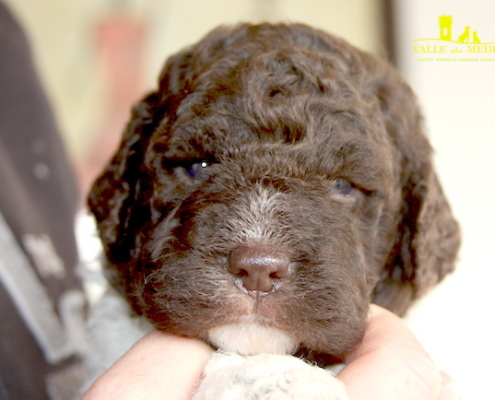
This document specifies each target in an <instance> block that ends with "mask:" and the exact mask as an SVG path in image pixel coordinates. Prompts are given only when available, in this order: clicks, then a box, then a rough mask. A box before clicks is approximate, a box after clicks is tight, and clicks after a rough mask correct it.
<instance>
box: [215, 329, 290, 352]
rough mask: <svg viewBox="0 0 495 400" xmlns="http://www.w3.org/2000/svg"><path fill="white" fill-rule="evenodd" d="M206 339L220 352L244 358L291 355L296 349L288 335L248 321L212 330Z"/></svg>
mask: <svg viewBox="0 0 495 400" xmlns="http://www.w3.org/2000/svg"><path fill="white" fill-rule="evenodd" d="M206 339H207V340H208V341H209V342H210V343H211V344H212V345H214V346H215V347H217V348H218V349H220V350H223V351H227V352H233V353H237V354H241V355H244V356H252V355H256V354H263V353H267V354H292V353H294V352H295V351H296V350H297V347H298V344H297V342H296V340H295V339H294V338H293V337H291V336H290V335H289V334H288V333H286V332H284V331H281V330H280V329H277V328H274V327H270V326H264V325H260V324H259V323H256V322H250V321H242V322H236V323H232V324H228V325H221V326H218V327H216V328H212V329H210V330H209V331H208V333H207V337H206Z"/></svg>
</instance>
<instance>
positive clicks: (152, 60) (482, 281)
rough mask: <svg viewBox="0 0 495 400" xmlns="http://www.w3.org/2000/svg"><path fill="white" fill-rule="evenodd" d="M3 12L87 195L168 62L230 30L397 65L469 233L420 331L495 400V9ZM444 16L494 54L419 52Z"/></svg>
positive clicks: (19, 0)
mask: <svg viewBox="0 0 495 400" xmlns="http://www.w3.org/2000/svg"><path fill="white" fill-rule="evenodd" d="M5 3H6V4H7V5H8V6H9V7H10V8H11V10H12V11H13V12H14V13H15V15H16V16H17V18H18V20H19V21H20V22H21V23H22V25H23V27H24V29H25V30H26V32H27V34H28V36H29V39H30V42H31V46H32V50H33V52H34V55H35V59H36V64H37V67H38V71H39V73H40V76H41V80H42V82H43V85H44V87H45V89H46V91H47V93H48V97H49V100H50V102H51V104H52V106H53V108H54V112H55V115H56V118H57V123H58V126H59V128H60V131H61V133H62V135H63V139H64V143H65V145H66V148H67V150H68V153H69V155H70V159H71V160H72V163H73V165H74V168H75V170H76V173H77V177H78V184H79V187H80V190H81V193H82V194H83V195H84V194H85V192H86V191H87V189H88V187H89V185H90V183H91V181H92V180H93V179H94V177H95V176H96V174H97V173H98V172H99V171H100V170H101V168H102V166H103V164H104V163H105V162H106V161H107V159H108V158H109V157H110V155H111V154H112V152H113V151H114V149H115V147H116V145H117V143H118V140H119V137H120V134H121V132H122V130H123V126H124V124H125V121H126V119H127V118H128V115H129V108H130V106H131V105H132V104H133V103H134V102H136V101H137V100H138V99H139V98H140V97H141V96H142V95H143V94H144V93H145V92H146V91H148V90H151V89H153V87H154V85H155V80H156V77H157V76H158V73H159V71H160V69H161V67H162V65H163V62H164V60H165V59H166V58H167V56H169V55H170V54H172V53H174V52H176V51H177V50H179V49H181V48H182V47H184V46H186V45H188V44H191V43H193V42H195V41H197V40H198V39H200V38H201V37H202V36H203V35H204V34H205V33H207V32H208V31H209V30H210V29H212V28H213V27H215V26H217V25H219V24H225V23H235V22H239V21H251V22H259V21H294V22H305V23H308V24H310V25H313V26H316V27H319V28H322V29H324V30H327V31H329V32H332V33H335V34H337V35H340V36H342V37H344V38H346V39H347V40H348V41H349V42H351V43H352V44H354V45H355V46H357V47H359V48H361V49H364V50H367V51H370V52H372V53H374V54H377V55H379V56H382V57H386V58H388V59H389V60H391V61H392V62H394V63H395V64H396V65H397V66H398V67H399V69H400V70H401V71H402V72H403V74H404V76H405V77H406V79H407V80H408V81H409V82H410V83H411V85H412V87H413V88H414V89H415V91H416V92H417V94H418V97H419V99H420V102H421V104H422V105H423V109H424V114H425V116H426V120H427V126H428V131H429V135H430V139H431V142H432V144H433V147H434V148H435V151H436V164H437V167H438V169H439V174H440V178H441V181H442V183H443V186H444V188H445V191H446V194H447V196H448V197H449V199H450V201H451V204H452V207H453V209H454V213H455V214H456V216H457V217H458V219H459V221H460V223H461V226H462V230H463V247H462V251H461V254H460V260H459V264H458V269H457V271H456V272H455V274H453V275H452V276H450V277H449V278H448V279H446V280H445V282H444V283H443V284H442V285H441V286H440V287H439V288H438V289H437V290H435V291H434V292H432V293H431V295H429V296H428V297H427V298H426V299H425V300H423V301H421V302H420V303H419V304H418V305H417V307H416V308H415V309H414V310H413V311H412V312H411V313H410V314H409V317H408V321H409V323H410V324H411V327H412V328H413V329H414V331H415V332H416V334H417V335H418V336H419V337H420V339H421V340H422V342H423V343H424V344H425V346H426V347H427V349H428V351H429V352H430V353H431V355H432V356H433V358H434V359H435V361H436V362H437V363H438V365H439V366H440V367H441V368H443V369H444V370H446V371H448V372H449V373H450V374H451V375H452V376H453V377H454V378H455V380H456V381H457V384H458V386H459V387H460V388H461V390H462V393H463V396H464V399H472V400H480V399H489V398H493V397H492V396H493V395H494V393H495V391H494V390H493V389H492V388H491V387H490V385H489V382H490V379H491V371H492V370H493V366H492V364H493V360H494V357H495V350H494V348H495V346H494V345H493V338H495V328H494V326H495V324H494V323H492V322H491V318H492V317H493V315H494V312H493V306H495V298H494V297H495V294H494V293H495V289H493V285H494V284H495V261H494V258H493V256H492V252H493V249H492V248H491V246H495V229H494V226H495V207H494V205H493V201H494V200H493V199H494V198H495V179H494V178H493V174H494V173H495V156H494V151H495V118H494V110H495V61H494V59H495V24H494V21H495V3H494V2H493V1H490V0H470V1H469V2H467V1H466V0H433V1H431V0H397V1H385V0H347V1H339V0H236V1H233V0H207V1H206V0H44V1H36V0H6V1H5ZM441 15H452V16H453V21H454V26H453V30H454V31H455V35H456V37H457V35H461V34H462V32H463V28H464V27H465V26H470V27H472V30H473V31H474V30H476V31H477V32H478V33H479V38H480V39H481V41H482V42H483V43H491V45H487V46H486V47H485V50H486V52H487V53H486V54H485V53H483V54H475V55H473V57H476V60H472V59H471V60H469V61H468V60H462V61H461V60H460V59H457V60H453V61H440V60H437V58H438V55H437V54H434V53H432V54H427V55H425V54H419V53H417V52H416V51H415V50H414V47H413V46H414V45H418V44H421V45H426V44H430V43H427V42H425V41H419V42H418V39H427V38H428V39H432V38H437V37H438V31H439V26H438V17H439V16H441ZM431 44H433V42H432V43H431ZM430 50H431V51H432V49H431V48H430ZM426 57H428V59H427V60H426V59H425V58H426ZM482 58H483V59H482ZM490 58H491V59H490ZM82 204H83V200H81V205H82ZM81 207H82V206H81ZM88 246H89V245H88ZM82 247H83V248H82V250H83V251H84V245H83V246H82Z"/></svg>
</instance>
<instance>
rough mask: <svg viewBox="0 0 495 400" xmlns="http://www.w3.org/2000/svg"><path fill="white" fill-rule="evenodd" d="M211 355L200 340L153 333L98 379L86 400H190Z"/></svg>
mask: <svg viewBox="0 0 495 400" xmlns="http://www.w3.org/2000/svg"><path fill="white" fill-rule="evenodd" d="M211 352H212V350H211V348H210V347H209V346H208V345H207V344H205V343H204V342H202V341H200V340H195V339H186V338H182V337H178V336H172V335H168V334H165V333H162V332H158V331H152V332H150V333H149V334H148V335H146V336H145V337H144V338H143V339H141V340H140V341H139V342H137V343H136V344H135V345H134V346H133V347H132V348H131V349H130V350H129V351H128V352H127V353H126V354H124V356H122V358H120V359H119V360H118V361H117V362H116V363H115V364H114V365H113V366H112V367H111V368H110V369H109V370H108V371H106V372H105V373H104V374H103V375H102V376H101V377H100V378H98V380H97V381H96V382H95V383H94V384H93V385H92V386H91V388H90V389H89V390H88V391H87V392H86V393H85V394H84V396H83V398H82V400H103V399H105V400H114V399H115V400H116V399H118V400H131V399H132V400H135V399H148V400H154V399H161V400H179V399H180V400H182V399H184V400H185V399H189V398H190V396H191V394H192V392H193V390H194V387H195V385H196V382H197V381H198V379H199V377H200V375H201V372H202V370H203V367H204V365H205V364H206V362H207V361H208V359H209V358H210V355H211Z"/></svg>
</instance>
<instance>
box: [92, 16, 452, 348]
mask: <svg viewBox="0 0 495 400" xmlns="http://www.w3.org/2000/svg"><path fill="white" fill-rule="evenodd" d="M430 153H431V150H430V147H429V145H428V142H427V140H426V138H425V136H424V135H423V133H422V126H421V116H420V113H419V111H418V108H417V106H416V102H415V99H414V96H413V94H412V93H411V91H410V89H409V88H408V87H407V85H406V84H405V83H404V82H403V81H402V80H401V78H400V77H399V76H398V74H397V73H396V72H395V71H394V70H393V69H392V68H391V67H390V66H388V65H386V64H385V63H383V62H381V61H378V60H377V59H375V58H374V57H372V56H370V55H368V54H365V53H362V52H360V51H358V50H356V49H354V48H352V47H351V46H350V45H348V44H347V43H345V42H344V41H342V40H340V39H338V38H335V37H333V36H330V35H328V34H325V33H323V32H321V31H317V30H314V29H311V28H309V27H306V26H303V25H269V24H262V25H254V26H253V25H240V26H237V27H235V28H220V29H217V30H215V31H213V32H212V33H211V34H209V35H208V36H207V37H206V38H205V39H203V40H202V41H201V42H199V43H198V44H197V45H195V46H193V47H191V48H189V49H186V50H184V51H182V52H181V53H179V54H177V55H175V56H173V57H171V58H170V59H169V61H168V62H167V64H166V65H165V68H164V70H163V73H162V75H161V77H160V81H159V87H158V89H157V90H156V91H155V92H153V93H151V94H149V95H148V96H147V97H145V98H144V99H143V101H142V102H141V103H140V104H138V105H137V106H136V107H135V108H134V110H133V114H132V118H131V120H130V122H129V125H128V127H127V130H126V132H125V134H124V138H123V140H122V143H121V146H120V148H119V149H118V151H117V153H116V154H115V156H114V158H113V159H112V161H111V162H110V164H109V165H108V166H107V168H106V170H105V171H104V172H103V174H102V175H101V176H100V178H99V179H98V180H97V181H96V183H95V184H94V186H93V188H92V191H91V193H90V197H89V205H90V208H91V210H92V212H93V213H94V214H95V216H96V219H97V222H98V227H99V230H100V233H101V238H102V240H103V244H104V248H105V251H106V255H107V257H108V260H109V262H110V264H111V266H112V267H113V270H114V271H115V273H116V274H115V281H116V283H117V285H119V286H120V287H121V288H123V289H124V291H125V293H126V295H127V297H128V299H129V300H130V302H131V303H132V304H133V306H134V308H135V309H136V310H137V311H138V312H140V313H142V314H144V315H145V316H146V317H147V318H148V319H149V320H150V321H151V322H152V323H153V324H155V326H156V327H158V328H159V329H163V330H165V331H168V332H172V333H176V334H181V335H187V336H196V337H203V338H206V339H208V340H210V341H212V342H213V343H214V344H216V345H218V346H221V347H226V348H228V349H234V350H236V351H240V352H248V353H249V352H266V351H270V349H266V348H265V347H263V346H262V348H258V347H256V343H258V344H259V343H262V342H265V341H266V340H265V338H268V340H269V341H270V342H273V343H276V347H277V350H276V351H280V352H291V351H293V350H294V349H295V348H297V347H299V348H304V349H306V350H308V351H312V352H316V353H323V354H328V355H332V356H336V357H340V356H342V355H343V354H344V353H345V352H347V351H349V350H351V349H352V348H353V347H355V345H356V344H357V343H358V342H359V340H360V339H361V337H362V333H363V330H364V327H365V321H366V314H367V309H368V305H369V303H370V302H371V301H376V302H378V303H379V304H381V305H384V306H385V307H388V308H390V309H391V310H393V311H395V312H397V313H398V314H402V313H403V312H405V310H406V309H407V307H408V306H409V305H410V303H411V301H413V300H414V299H415V298H416V297H418V296H420V295H421V294H423V293H424V292H425V290H427V289H428V288H429V287H431V286H432V285H434V284H435V283H437V282H438V281H439V280H440V279H441V278H442V277H443V276H444V275H445V274H446V273H447V272H449V271H450V270H451V269H452V267H453V260H454V258H455V255H456V251H457V247H458V229H457V224H456V223H455V221H454V220H453V218H452V216H451V214H450V210H449V207H448V205H447V203H446V201H445V199H444V197H443V194H442V192H441V189H440V186H439V184H438V182H437V179H436V176H435V174H434V172H433V170H432V165H431V160H430V159H431V156H430ZM232 336H236V339H235V340H234V342H235V343H237V344H233V343H232V339H231V338H232ZM239 343H240V344H239ZM236 346H237V347H236ZM270 346H271V345H270Z"/></svg>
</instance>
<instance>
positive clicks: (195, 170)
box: [184, 161, 210, 178]
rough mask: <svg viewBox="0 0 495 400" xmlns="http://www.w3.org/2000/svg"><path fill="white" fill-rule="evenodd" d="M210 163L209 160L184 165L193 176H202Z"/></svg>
mask: <svg viewBox="0 0 495 400" xmlns="http://www.w3.org/2000/svg"><path fill="white" fill-rule="evenodd" d="M209 165H210V164H208V162H207V161H200V162H197V163H194V164H191V165H188V166H185V167H184V171H185V172H186V174H187V175H188V176H189V177H191V178H201V176H202V174H203V172H204V169H205V168H208V166H209Z"/></svg>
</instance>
